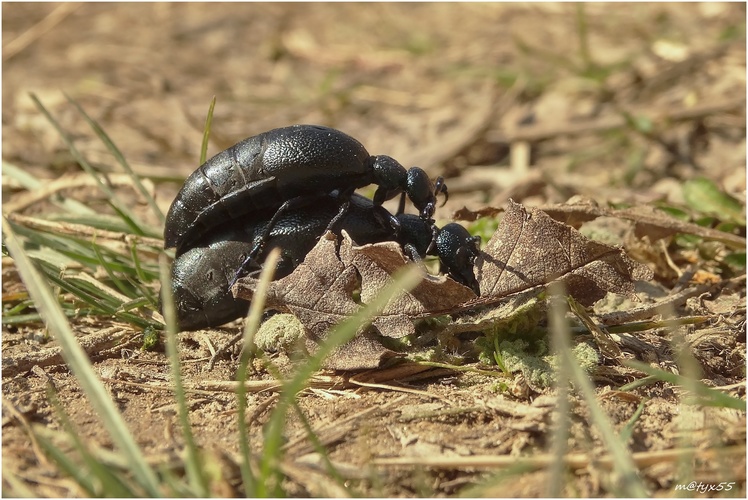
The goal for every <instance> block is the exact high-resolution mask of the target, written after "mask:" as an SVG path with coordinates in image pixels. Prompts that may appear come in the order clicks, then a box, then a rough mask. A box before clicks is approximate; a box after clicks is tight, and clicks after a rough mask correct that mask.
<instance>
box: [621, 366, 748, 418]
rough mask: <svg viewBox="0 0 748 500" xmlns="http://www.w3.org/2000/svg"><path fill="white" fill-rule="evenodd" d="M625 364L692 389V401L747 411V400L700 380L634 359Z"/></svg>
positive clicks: (664, 380) (659, 378)
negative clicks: (693, 398)
mask: <svg viewBox="0 0 748 500" xmlns="http://www.w3.org/2000/svg"><path fill="white" fill-rule="evenodd" d="M623 366H628V367H629V368H634V369H635V370H639V371H641V372H644V373H646V374H647V375H649V376H650V377H653V378H654V379H656V380H661V381H663V382H668V383H670V384H673V385H677V386H680V387H686V388H689V389H691V390H692V391H693V393H694V396H696V398H695V400H694V401H692V403H697V404H702V405H705V406H717V407H722V408H732V409H734V410H740V411H746V402H745V401H743V400H742V399H739V398H734V397H732V396H730V395H728V394H725V393H724V392H722V391H719V390H717V389H713V388H711V387H709V386H708V385H706V384H704V383H703V382H701V381H700V380H694V379H689V378H687V377H684V376H682V375H676V374H675V373H670V372H666V371H665V370H661V369H659V368H654V367H652V366H649V365H648V364H646V363H642V362H641V361H636V360H633V359H631V360H626V361H624V362H623ZM629 385H631V384H629Z"/></svg>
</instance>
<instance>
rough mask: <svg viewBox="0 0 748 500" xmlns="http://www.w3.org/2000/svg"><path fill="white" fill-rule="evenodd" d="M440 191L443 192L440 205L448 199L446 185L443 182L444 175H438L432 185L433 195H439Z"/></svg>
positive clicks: (444, 203)
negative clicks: (442, 199) (442, 200)
mask: <svg viewBox="0 0 748 500" xmlns="http://www.w3.org/2000/svg"><path fill="white" fill-rule="evenodd" d="M441 193H444V202H442V204H441V206H444V205H446V203H447V200H448V199H449V193H448V192H447V185H446V184H445V183H444V177H441V176H439V177H437V178H436V184H435V186H434V197H437V196H439V194H441Z"/></svg>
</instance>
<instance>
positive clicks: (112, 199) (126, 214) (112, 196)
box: [29, 93, 145, 235]
mask: <svg viewBox="0 0 748 500" xmlns="http://www.w3.org/2000/svg"><path fill="white" fill-rule="evenodd" d="M29 95H30V96H31V100H32V101H34V104H35V105H36V107H37V108H38V109H39V111H40V112H41V113H42V114H43V115H44V116H45V117H46V118H47V120H48V121H49V122H50V123H51V124H52V126H53V127H54V128H55V130H57V133H59V134H60V137H61V138H62V141H63V142H64V143H65V145H66V146H67V147H68V149H69V150H70V153H71V154H72V155H73V158H75V160H76V161H77V162H78V164H79V165H80V166H81V168H83V170H85V171H86V172H87V173H88V174H89V175H90V176H91V177H92V178H93V179H95V180H96V183H97V184H98V186H99V189H101V190H102V192H103V193H104V194H106V195H107V197H108V200H109V204H110V205H111V206H112V208H113V209H114V210H116V211H117V213H119V214H120V215H122V217H123V220H125V221H126V222H127V223H128V225H130V228H131V229H132V230H133V232H135V233H136V234H141V235H143V234H145V231H144V230H143V229H142V226H143V224H141V223H139V222H136V221H138V218H137V217H136V216H135V215H134V214H133V213H132V212H130V210H129V209H128V208H127V206H126V205H125V204H124V203H123V202H122V201H121V200H120V199H119V197H118V196H117V194H116V193H115V192H114V190H112V188H110V187H109V186H108V185H107V183H105V182H102V180H101V178H100V177H99V173H98V172H97V171H96V170H95V169H94V168H93V167H92V166H91V165H90V164H89V163H88V161H87V160H86V159H85V158H84V157H83V155H82V154H81V153H80V151H78V148H76V147H75V144H73V140H72V139H71V138H70V136H69V135H68V134H67V132H65V130H63V128H62V126H61V125H60V124H59V123H58V122H57V120H55V119H54V117H53V116H52V114H51V113H50V112H49V111H48V110H47V108H45V107H44V105H43V104H42V103H41V101H40V100H39V98H37V97H36V94H34V93H30V94H29Z"/></svg>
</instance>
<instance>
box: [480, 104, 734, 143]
mask: <svg viewBox="0 0 748 500" xmlns="http://www.w3.org/2000/svg"><path fill="white" fill-rule="evenodd" d="M745 102H746V101H745V97H739V98H736V99H731V100H727V101H722V102H716V103H709V104H704V105H701V106H694V107H693V108H689V109H681V110H676V111H672V112H668V111H663V112H661V113H658V114H653V113H645V112H641V113H640V112H639V111H638V110H629V114H630V115H632V116H638V115H646V116H647V117H649V119H650V120H651V121H652V122H653V123H654V122H658V121H668V122H680V121H690V120H698V119H699V118H703V117H705V116H710V115H715V114H719V113H727V112H730V111H735V110H742V109H744V108H745ZM626 126H628V122H627V121H626V118H625V117H623V116H607V117H603V118H600V119H597V120H594V121H585V122H578V123H577V122H565V123H561V124H558V125H552V126H549V125H543V124H541V125H535V126H531V127H521V128H517V129H516V130H510V131H501V132H494V133H491V134H489V135H488V138H487V139H488V141H489V142H500V143H507V142H508V143H514V142H517V141H529V142H537V141H543V140H546V139H552V138H554V137H560V136H573V135H582V134H590V133H595V132H604V131H607V130H612V129H616V128H623V127H626Z"/></svg>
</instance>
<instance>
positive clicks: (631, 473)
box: [552, 304, 649, 497]
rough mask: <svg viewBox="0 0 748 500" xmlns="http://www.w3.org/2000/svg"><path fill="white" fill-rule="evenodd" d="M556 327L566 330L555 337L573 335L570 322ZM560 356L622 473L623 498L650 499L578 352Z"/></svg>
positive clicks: (614, 465)
mask: <svg viewBox="0 0 748 500" xmlns="http://www.w3.org/2000/svg"><path fill="white" fill-rule="evenodd" d="M570 307H571V304H570ZM552 328H561V329H563V331H561V332H559V333H555V332H554V335H557V334H558V335H566V336H567V338H568V337H569V336H570V335H571V332H570V331H569V326H568V324H567V323H566V322H563V324H555V323H554V325H552ZM559 355H560V356H561V357H564V358H566V363H567V367H568V368H569V369H570V378H571V380H572V381H573V382H574V384H575V387H576V388H577V390H579V392H580V393H581V395H582V397H583V398H584V400H585V401H586V402H587V407H588V408H589V412H590V417H591V420H592V422H593V423H594V424H595V426H596V427H597V429H598V431H599V432H600V437H601V438H602V440H603V442H604V443H605V446H606V448H608V451H609V452H610V454H611V456H612V458H613V467H614V471H615V472H617V473H618V480H617V481H616V484H617V485H618V487H619V488H620V490H621V493H622V494H623V496H627V497H647V496H649V495H648V493H647V490H646V489H645V488H644V484H643V483H642V481H641V479H640V478H639V475H638V471H637V469H636V465H635V464H634V461H633V460H632V459H631V453H630V452H629V450H628V449H627V448H626V446H625V444H624V443H623V442H622V441H621V439H620V437H619V435H618V434H617V433H616V432H615V430H614V429H613V425H612V424H611V423H610V420H608V417H607V416H606V415H605V412H604V411H603V409H602V408H601V407H600V404H599V403H598V402H597V396H596V395H595V388H594V387H593V385H592V382H590V379H589V378H588V377H587V374H586V373H585V372H584V370H582V368H581V367H580V366H579V365H578V364H577V363H576V360H575V359H574V353H573V352H572V351H571V349H565V350H563V351H561V352H560V353H559ZM614 493H616V492H614Z"/></svg>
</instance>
